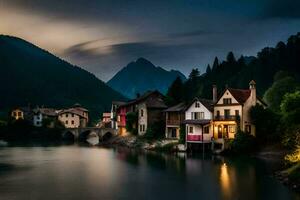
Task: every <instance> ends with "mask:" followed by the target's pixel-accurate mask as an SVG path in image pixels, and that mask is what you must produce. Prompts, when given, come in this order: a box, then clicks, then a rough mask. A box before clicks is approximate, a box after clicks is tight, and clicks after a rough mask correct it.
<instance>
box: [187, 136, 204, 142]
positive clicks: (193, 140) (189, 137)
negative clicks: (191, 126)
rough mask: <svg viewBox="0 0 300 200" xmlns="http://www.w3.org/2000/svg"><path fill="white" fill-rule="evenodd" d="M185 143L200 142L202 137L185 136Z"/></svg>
mask: <svg viewBox="0 0 300 200" xmlns="http://www.w3.org/2000/svg"><path fill="white" fill-rule="evenodd" d="M187 141H190V142H196V141H202V135H187Z"/></svg>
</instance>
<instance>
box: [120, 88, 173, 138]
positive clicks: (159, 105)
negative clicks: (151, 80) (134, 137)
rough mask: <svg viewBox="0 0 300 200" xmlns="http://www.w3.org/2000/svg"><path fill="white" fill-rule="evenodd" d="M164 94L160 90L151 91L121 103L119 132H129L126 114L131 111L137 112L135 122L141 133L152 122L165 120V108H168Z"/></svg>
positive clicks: (121, 133)
mask: <svg viewBox="0 0 300 200" xmlns="http://www.w3.org/2000/svg"><path fill="white" fill-rule="evenodd" d="M163 97H164V96H163V95H162V94H161V93H160V92H158V91H149V92H146V93H145V94H144V95H142V96H140V97H138V98H136V99H133V100H131V101H129V102H126V103H124V104H122V105H119V107H118V109H117V123H118V129H119V134H120V135H123V134H126V133H127V130H126V115H127V114H128V113H130V112H132V113H136V115H137V121H136V123H135V125H136V128H137V132H138V134H139V135H144V134H145V133H146V131H147V128H148V127H149V126H151V125H152V124H154V123H156V122H159V121H163V120H165V119H164V116H163V110H164V109H166V108H167V106H166V105H165V103H164V101H163Z"/></svg>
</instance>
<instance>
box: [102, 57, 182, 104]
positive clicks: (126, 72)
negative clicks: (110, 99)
mask: <svg viewBox="0 0 300 200" xmlns="http://www.w3.org/2000/svg"><path fill="white" fill-rule="evenodd" d="M178 76H179V77H180V78H181V79H182V80H183V81H185V80H186V77H185V76H184V75H183V74H182V73H181V72H179V71H175V70H170V71H167V70H165V69H163V68H161V67H156V66H155V65H153V64H152V63H151V62H150V61H148V60H146V59H144V58H139V59H137V60H136V61H135V62H131V63H129V64H128V65H127V66H126V67H124V68H123V69H121V70H120V71H119V72H118V73H117V74H116V75H115V76H114V77H113V78H112V79H111V80H109V81H108V82H107V84H108V85H109V86H110V87H112V88H114V89H115V90H116V91H119V92H120V93H122V94H123V95H125V96H126V97H129V98H134V97H136V94H137V93H140V94H142V93H144V92H146V91H147V90H159V91H160V92H162V93H164V94H165V93H166V92H167V90H168V87H169V86H170V84H171V83H172V82H173V81H174V80H175V79H176V78H177V77H178Z"/></svg>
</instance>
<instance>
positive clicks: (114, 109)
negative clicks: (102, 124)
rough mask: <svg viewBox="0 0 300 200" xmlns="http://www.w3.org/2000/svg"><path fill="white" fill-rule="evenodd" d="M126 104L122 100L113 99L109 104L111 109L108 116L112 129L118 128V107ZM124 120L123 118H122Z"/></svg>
mask: <svg viewBox="0 0 300 200" xmlns="http://www.w3.org/2000/svg"><path fill="white" fill-rule="evenodd" d="M124 104H126V102H122V101H113V102H112V105H111V110H110V118H111V127H112V128H113V129H118V121H120V120H121V119H118V116H119V117H120V115H121V113H118V111H119V107H120V106H121V105H124ZM124 121H125V119H124Z"/></svg>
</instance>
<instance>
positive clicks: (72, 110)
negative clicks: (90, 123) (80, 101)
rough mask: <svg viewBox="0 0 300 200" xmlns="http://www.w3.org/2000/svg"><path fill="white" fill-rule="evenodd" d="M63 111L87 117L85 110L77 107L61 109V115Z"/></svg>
mask: <svg viewBox="0 0 300 200" xmlns="http://www.w3.org/2000/svg"><path fill="white" fill-rule="evenodd" d="M63 113H72V114H75V115H78V116H80V117H83V118H87V117H85V116H84V115H83V112H82V111H79V110H77V109H75V108H70V109H66V110H62V111H60V112H59V113H58V114H59V115H61V114H63Z"/></svg>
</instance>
